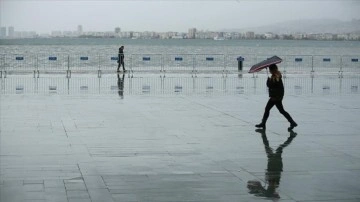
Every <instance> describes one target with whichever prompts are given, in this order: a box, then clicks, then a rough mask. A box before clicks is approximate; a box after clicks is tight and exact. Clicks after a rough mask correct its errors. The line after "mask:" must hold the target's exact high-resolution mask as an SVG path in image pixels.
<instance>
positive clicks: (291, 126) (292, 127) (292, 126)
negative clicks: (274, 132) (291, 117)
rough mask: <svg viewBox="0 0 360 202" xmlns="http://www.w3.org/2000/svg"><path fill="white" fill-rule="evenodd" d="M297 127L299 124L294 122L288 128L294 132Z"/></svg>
mask: <svg viewBox="0 0 360 202" xmlns="http://www.w3.org/2000/svg"><path fill="white" fill-rule="evenodd" d="M296 126H297V123H295V122H292V123H291V124H290V127H289V128H288V130H292V129H294V128H295V127H296Z"/></svg>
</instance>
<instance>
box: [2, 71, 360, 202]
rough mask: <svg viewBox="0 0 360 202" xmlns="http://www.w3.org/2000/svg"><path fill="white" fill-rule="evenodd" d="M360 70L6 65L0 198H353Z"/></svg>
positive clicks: (358, 158) (358, 175)
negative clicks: (56, 69)
mask: <svg viewBox="0 0 360 202" xmlns="http://www.w3.org/2000/svg"><path fill="white" fill-rule="evenodd" d="M359 78H360V77H359V76H353V75H347V76H346V75H344V76H343V77H340V78H339V77H338V76H337V75H334V76H315V77H311V76H310V75H287V76H286V78H284V83H285V87H286V95H285V98H284V100H283V104H284V106H285V108H286V109H287V111H288V112H289V113H291V115H292V116H293V118H294V119H295V120H296V121H297V123H298V124H299V126H298V127H296V128H295V129H294V131H290V132H289V131H288V130H287V128H288V126H289V125H288V123H287V122H286V119H284V117H283V116H281V114H280V113H279V112H278V111H277V110H272V111H271V114H270V117H269V120H268V122H267V129H266V131H262V130H255V127H254V125H255V124H256V123H258V122H259V121H260V119H261V117H262V114H263V110H264V107H265V104H266V102H267V99H268V98H267V97H268V96H267V90H266V87H265V81H266V75H258V76H257V77H252V75H248V74H244V75H241V76H239V75H237V74H229V75H222V74H212V75H206V74H202V75H195V76H194V75H180V74H174V75H170V74H167V75H155V74H144V75H129V74H118V75H117V74H113V75H110V74H109V75H102V77H101V78H98V77H97V75H78V76H76V75H72V77H71V78H66V77H61V76H59V75H55V76H53V75H47V77H40V78H33V77H31V76H29V77H27V76H19V75H17V76H15V75H14V76H13V75H8V76H7V78H2V79H1V80H0V82H1V86H0V87H1V88H0V89H1V91H0V92H1V94H0V129H1V130H0V131H1V133H0V171H1V172H0V201H1V202H2V201H121V202H124V201H125V202H130V201H131V202H134V201H139V202H143V201H146V202H148V201H154V202H164V201H206V202H210V201H211V202H215V201H216V202H218V201H267V200H269V199H271V200H277V201H347V202H355V201H359V200H360V192H359V186H360V181H359V180H358V179H360V152H359V149H358V147H359V144H360V135H359V134H360V133H359V131H360V125H359V124H358V120H359V118H360V117H359V114H360V94H359V92H358V86H359V85H360V82H359Z"/></svg>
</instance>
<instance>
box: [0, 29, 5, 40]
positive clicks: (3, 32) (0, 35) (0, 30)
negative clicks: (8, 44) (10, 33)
mask: <svg viewBox="0 0 360 202" xmlns="http://www.w3.org/2000/svg"><path fill="white" fill-rule="evenodd" d="M0 37H1V38H5V37H6V27H1V28H0Z"/></svg>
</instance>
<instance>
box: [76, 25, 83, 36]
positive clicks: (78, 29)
mask: <svg viewBox="0 0 360 202" xmlns="http://www.w3.org/2000/svg"><path fill="white" fill-rule="evenodd" d="M77 34H78V35H82V34H83V27H82V25H78V27H77Z"/></svg>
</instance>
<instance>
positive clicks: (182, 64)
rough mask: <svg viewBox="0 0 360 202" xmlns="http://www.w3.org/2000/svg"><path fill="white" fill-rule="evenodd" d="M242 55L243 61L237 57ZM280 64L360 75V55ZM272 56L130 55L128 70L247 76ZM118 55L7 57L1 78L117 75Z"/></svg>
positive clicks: (2, 58)
mask: <svg viewBox="0 0 360 202" xmlns="http://www.w3.org/2000/svg"><path fill="white" fill-rule="evenodd" d="M239 56H241V57H242V58H243V60H242V61H238V60H237V58H238V57H239ZM279 56H280V57H281V58H282V59H283V62H282V63H281V64H280V65H279V67H280V70H281V71H282V72H283V73H284V74H287V73H310V74H314V73H336V74H339V75H340V76H342V74H344V73H360V62H359V59H360V56H359V55H358V56H355V55H353V56H351V55H345V56H339V55H333V56H331V55H330V56H327V55H279ZM269 57H271V55H236V54H129V55H126V57H125V67H126V69H127V70H129V71H130V72H131V73H133V72H163V73H165V72H174V73H176V72H181V73H202V72H205V73H208V72H222V73H235V72H239V71H240V72H244V73H246V72H247V71H248V70H249V69H250V67H251V66H252V65H253V64H255V63H257V62H260V61H262V60H264V59H267V58H269ZM117 59H118V58H117V56H116V55H101V54H100V55H85V54H74V55H67V54H34V55H31V54H26V55H24V54H3V55H0V75H1V78H2V77H6V75H8V74H16V73H33V74H34V77H39V75H40V74H42V73H61V74H66V75H67V77H71V74H72V73H97V74H98V76H99V77H101V74H102V73H106V72H114V71H116V69H117V65H118V64H117Z"/></svg>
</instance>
